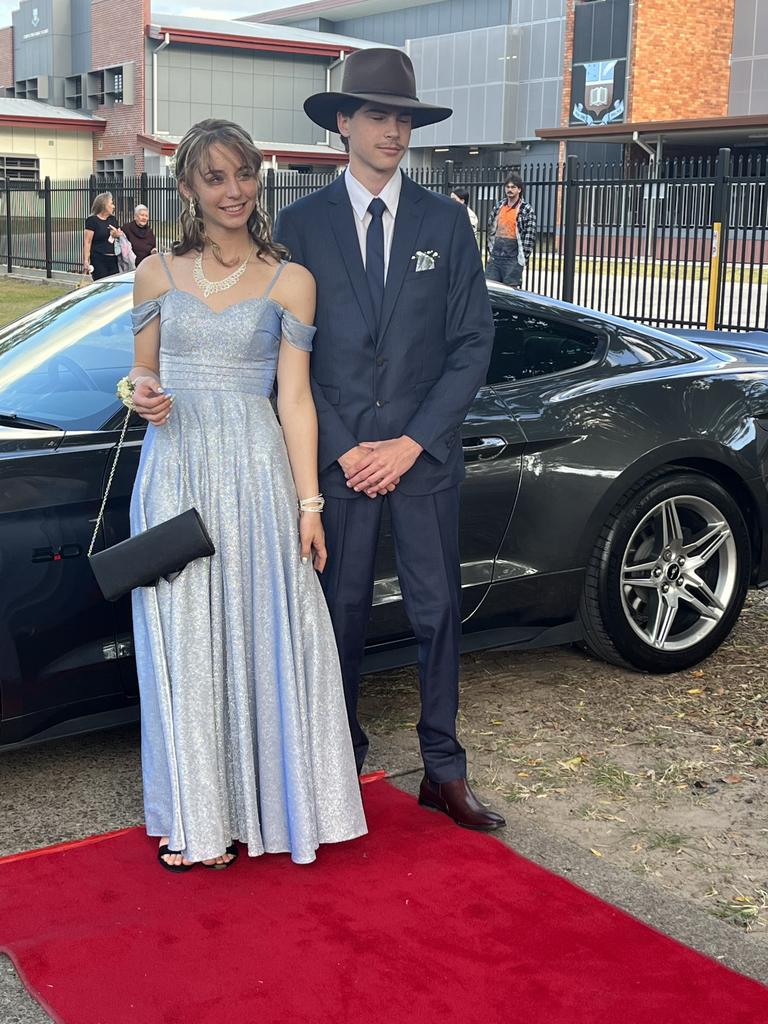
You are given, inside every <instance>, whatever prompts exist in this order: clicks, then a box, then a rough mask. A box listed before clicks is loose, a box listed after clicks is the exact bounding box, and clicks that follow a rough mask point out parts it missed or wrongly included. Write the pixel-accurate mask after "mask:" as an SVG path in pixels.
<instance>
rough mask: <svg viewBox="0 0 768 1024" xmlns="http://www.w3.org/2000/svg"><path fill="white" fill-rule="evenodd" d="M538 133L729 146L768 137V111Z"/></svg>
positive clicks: (575, 138)
mask: <svg viewBox="0 0 768 1024" xmlns="http://www.w3.org/2000/svg"><path fill="white" fill-rule="evenodd" d="M536 134H537V136H538V137H539V138H540V139H554V140H556V141H562V142H568V141H570V140H573V141H578V142H618V143H622V142H632V141H634V136H635V134H637V136H638V138H640V139H642V141H643V142H658V141H659V140H660V139H661V140H667V141H669V142H675V143H681V144H687V143H691V144H695V143H701V142H709V143H716V142H722V144H723V145H725V144H726V143H729V142H742V143H743V142H747V141H752V139H753V138H755V137H757V138H760V139H762V140H765V139H766V138H768V114H746V115H741V116H739V117H705V118H697V119H695V120H680V121H634V122H629V123H627V124H606V125H600V124H598V125H576V126H574V127H562V128H538V129H537V130H536Z"/></svg>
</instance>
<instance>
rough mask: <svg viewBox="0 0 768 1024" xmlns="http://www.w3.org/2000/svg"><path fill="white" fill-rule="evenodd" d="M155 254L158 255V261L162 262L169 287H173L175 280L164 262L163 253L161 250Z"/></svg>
mask: <svg viewBox="0 0 768 1024" xmlns="http://www.w3.org/2000/svg"><path fill="white" fill-rule="evenodd" d="M157 255H158V256H159V257H160V262H161V263H162V264H163V270H164V271H165V272H166V274H167V275H168V280H169V281H170V282H171V288H175V287H176V282H175V281H174V280H173V276H172V274H171V268H170V267H169V266H168V264H167V263H166V262H165V255H164V254H163V253H162V252H158V254H157Z"/></svg>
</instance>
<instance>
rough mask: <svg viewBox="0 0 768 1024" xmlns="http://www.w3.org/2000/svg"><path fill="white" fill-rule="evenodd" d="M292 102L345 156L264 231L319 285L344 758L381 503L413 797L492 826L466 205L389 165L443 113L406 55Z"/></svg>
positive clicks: (315, 370)
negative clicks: (466, 516)
mask: <svg viewBox="0 0 768 1024" xmlns="http://www.w3.org/2000/svg"><path fill="white" fill-rule="evenodd" d="M304 109H305V111H306V112H307V114H308V116H309V117H310V118H311V119H312V120H313V121H315V123H316V124H319V125H320V126H321V127H323V128H326V129H329V130H331V131H338V132H339V133H340V134H341V136H342V137H343V138H344V139H345V140H346V145H347V148H348V151H349V166H348V168H347V169H346V171H345V173H344V174H343V175H340V176H339V178H337V179H336V180H335V181H334V182H333V183H332V184H330V185H328V186H326V187H325V188H323V189H321V190H320V191H318V192H316V193H314V194H312V195H309V196H306V197H304V198H303V199H300V200H298V201H297V202H295V203H293V204H292V205H291V206H289V207H287V208H286V209H285V210H283V211H282V212H281V213H280V215H279V217H278V220H277V224H276V226H275V237H276V239H277V240H278V241H280V242H282V243H283V244H284V245H285V246H286V247H287V248H288V249H289V251H290V252H291V255H292V258H293V259H294V260H295V261H296V262H297V263H301V264H302V265H303V266H305V267H307V268H308V269H309V270H310V271H311V272H312V274H313V275H314V276H315V279H316V281H317V316H316V324H317V334H316V337H315V348H314V351H313V354H312V363H311V374H312V390H313V394H314V398H315V404H316V406H317V414H318V425H319V435H320V440H319V460H320V467H319V468H320V485H321V488H322V490H323V493H324V494H325V514H324V523H325V531H326V540H327V544H328V553H329V557H328V564H327V566H326V569H325V572H324V573H323V576H322V582H323V588H324V590H325V594H326V598H327V600H328V605H329V608H330V612H331V618H332V620H333V627H334V631H335V634H336V640H337V643H338V648H339V657H340V660H341V667H342V673H343V677H344V688H345V693H346V700H347V711H348V714H349V723H350V729H351V732H352V740H353V743H354V747H355V756H356V759H357V768H358V771H361V770H362V767H363V761H364V759H365V755H366V752H367V750H368V739H367V737H366V735H365V732H364V731H363V729H362V728H361V726H360V723H359V721H358V718H357V696H358V688H359V682H360V667H361V663H362V657H363V648H364V643H365V633H366V626H367V623H368V618H369V615H370V610H371V601H372V594H373V582H374V561H375V554H376V548H377V542H378V534H379V525H380V521H381V513H382V509H383V506H384V503H385V502H387V503H388V505H389V512H390V515H391V520H392V531H393V537H394V543H395V553H396V558H397V567H398V576H399V579H400V587H401V590H402V594H403V601H404V605H405V609H406V612H407V614H408V617H409V619H410V622H411V626H412V628H413V631H414V635H415V637H416V639H417V642H418V646H419V681H420V690H421V717H420V719H419V723H418V726H417V731H418V735H419V743H420V747H421V753H422V758H423V760H424V768H425V774H424V778H423V780H422V783H421V788H420V792H419V801H420V803H422V804H424V805H426V806H429V807H433V808H435V809H437V810H440V811H443V812H444V813H446V814H448V815H449V816H450V817H451V818H453V820H454V821H456V822H457V823H458V824H460V825H463V826H464V827H466V828H472V829H478V830H482V831H490V830H493V829H497V828H500V827H501V826H502V825H504V819H503V818H502V817H501V816H500V815H498V814H496V813H495V812H493V811H491V810H489V809H488V808H487V807H484V806H483V805H482V804H481V803H480V802H479V800H478V799H477V798H476V797H475V795H474V793H473V792H472V790H471V789H470V787H469V785H468V783H467V779H466V757H465V753H464V750H463V749H462V747H461V745H460V744H459V741H458V739H457V737H456V715H457V712H458V693H459V683H458V679H459V637H460V634H461V617H460V596H461V580H460V561H459V537H458V534H459V484H460V482H461V480H462V478H463V476H464V462H463V458H462V448H461V425H462V421H463V420H464V417H465V415H466V413H467V410H468V408H469V406H470V404H471V403H472V400H473V398H474V396H475V394H476V393H477V390H478V389H479V388H480V387H481V386H482V384H483V383H484V381H485V374H486V371H487V368H488V361H489V359H490V354H491V346H492V343H493V320H492V317H491V310H490V303H489V300H488V293H487V290H486V285H485V281H484V277H483V268H482V265H481V262H480V255H479V252H478V249H477V245H476V243H475V239H474V236H473V234H472V230H471V227H470V224H469V220H468V218H467V215H466V211H465V210H464V209H463V207H461V206H460V204H458V203H454V202H451V200H450V199H449V198H448V197H446V196H440V195H437V194H435V193H432V192H429V191H427V190H426V189H423V188H421V187H420V186H419V185H416V184H415V183H414V182H413V181H411V180H410V179H409V178H407V177H406V176H405V175H403V174H402V172H401V171H400V170H399V164H400V161H401V160H402V158H403V156H404V155H405V152H406V150H407V148H408V144H409V141H410V136H411V130H412V128H418V127H422V126H424V125H427V124H433V123H435V122H437V121H442V120H444V119H445V118H447V117H450V115H451V111H450V110H449V109H448V108H446V107H435V106H431V105H429V104H425V103H421V102H420V101H419V100H418V99H417V97H416V84H415V77H414V73H413V66H412V65H411V62H410V59H409V58H408V57H407V55H406V54H404V53H403V52H401V51H400V50H395V49H379V48H373V49H367V50H361V51H358V52H357V53H354V54H352V55H351V56H349V57H348V58H347V61H346V64H345V70H344V77H343V82H342V87H341V92H339V93H320V94H318V95H315V96H311V97H310V98H309V99H308V100H307V101H306V102H305V104H304Z"/></svg>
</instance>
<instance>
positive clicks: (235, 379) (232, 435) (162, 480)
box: [130, 120, 366, 871]
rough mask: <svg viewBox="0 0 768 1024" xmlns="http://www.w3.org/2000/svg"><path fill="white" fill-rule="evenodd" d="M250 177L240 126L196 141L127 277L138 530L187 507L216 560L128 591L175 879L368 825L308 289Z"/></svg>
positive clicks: (147, 793) (151, 815) (309, 851)
mask: <svg viewBox="0 0 768 1024" xmlns="http://www.w3.org/2000/svg"><path fill="white" fill-rule="evenodd" d="M260 164H261V154H260V153H259V152H258V150H256V149H255V147H254V145H253V143H252V141H251V140H250V138H249V137H248V135H247V134H246V133H245V132H244V131H243V130H242V129H241V128H239V127H238V126H237V125H234V124H231V123H230V122H224V121H213V120H210V121H203V122H201V123H200V124H198V125H195V126H194V127H193V128H191V129H190V131H189V132H188V133H187V134H186V136H185V137H184V139H183V140H182V142H181V143H180V145H179V147H178V150H177V157H176V175H177V179H178V182H179V191H180V193H181V196H182V202H183V212H182V217H181V225H182V240H181V242H180V243H177V244H176V245H175V246H174V249H173V255H172V256H169V257H167V258H166V257H163V256H162V255H161V254H158V255H155V256H150V257H148V258H147V259H146V260H144V261H143V262H142V264H141V266H140V267H139V269H138V270H137V272H136V280H135V293H134V299H135V307H134V313H133V316H134V333H135V336H136V342H135V362H136V365H135V366H134V368H133V369H132V371H131V374H130V376H131V378H132V380H133V381H134V385H135V389H134V394H133V400H134V403H135V407H136V409H137V410H138V411H139V412H140V413H141V414H142V415H143V416H144V417H145V418H146V419H147V420H149V422H150V426H149V427H148V430H147V435H146V440H145V442H144V445H143V448H142V454H141V462H140V465H139V471H138V475H137V478H136V483H135V486H134V491H133V496H132V500H131V530H132V532H134V533H138V532H141V531H143V530H146V529H147V528H149V527H151V526H153V525H155V524H157V523H160V522H162V521H164V520H167V519H170V518H172V517H173V516H175V515H177V514H178V513H180V512H182V511H184V510H186V509H187V508H190V507H191V506H194V507H195V508H197V510H198V511H199V512H200V514H201V516H202V519H203V522H204V523H205V525H206V527H207V529H208V532H209V534H210V535H211V539H212V541H213V543H214V545H215V548H216V554H215V555H214V556H213V557H212V558H204V559H198V560H197V561H194V562H192V563H190V564H189V565H188V566H187V567H186V569H184V571H183V572H182V573H181V575H180V576H178V577H177V578H176V579H175V580H173V582H170V583H168V582H165V581H161V582H160V583H159V585H158V586H157V587H156V588H142V589H140V590H136V591H134V598H133V602H134V603H133V612H134V635H135V643H136V660H137V666H138V673H139V683H140V690H141V718H142V769H143V778H144V800H145V810H146V827H147V833H148V834H149V835H150V836H156V837H158V838H159V852H158V857H159V859H160V863H161V864H162V865H163V866H164V867H166V868H168V869H170V870H174V871H186V870H189V869H190V868H191V867H192V866H193V865H194V864H197V863H199V862H202V863H203V864H205V865H206V866H208V867H215V868H223V867H228V866H229V865H230V864H231V863H233V862H234V859H235V858H236V856H237V853H238V847H237V842H238V841H239V842H241V843H242V844H244V846H245V847H246V848H247V852H248V854H249V855H250V856H258V855H259V854H262V853H278V852H287V853H290V855H291V857H292V858H293V860H294V861H296V862H298V863H308V862H311V861H313V860H314V859H315V855H316V850H317V848H318V846H319V845H320V844H321V843H336V842H341V841H343V840H347V839H352V838H354V837H356V836H360V835H362V834H363V833H364V832H365V831H366V827H365V819H364V816H363V811H362V805H361V800H360V791H359V786H358V780H357V774H356V770H355V761H354V757H353V753H352V745H351V741H350V737H349V728H348V725H347V716H346V711H345V705H344V695H343V689H342V682H341V675H340V672H339V664H338V657H337V653H336V645H335V642H334V636H333V631H332V627H331V623H330V619H329V616H328V612H327V610H326V606H325V602H324V598H323V595H322V592H321V589H320V586H319V583H318V580H317V577H316V575H315V569H317V570H318V571H322V569H323V566H324V564H325V541H324V537H323V529H322V525H321V516H320V513H319V512H318V511H316V509H317V508H318V507H320V506H321V505H322V502H321V501H319V500H314V501H313V500H311V499H316V498H318V497H319V496H318V481H317V422H316V416H315V408H314V404H313V401H312V395H311V391H310V385H309V352H310V350H311V348H312V336H313V334H314V328H313V327H311V326H309V325H310V324H311V323H312V321H313V319H314V312H315V292H314V288H315V285H314V279H313V278H312V276H311V275H310V274H309V273H308V272H307V271H306V270H304V269H303V268H302V267H299V266H296V265H292V264H290V263H286V262H285V261H284V260H283V258H282V257H283V253H282V251H281V250H280V248H279V247H277V246H276V245H274V244H273V243H272V242H271V239H270V234H269V230H268V226H267V222H266V219H265V217H264V215H263V213H262V212H261V210H260V208H259V177H258V175H259V167H260ZM275 380H277V385H278V387H277V410H278V415H279V422H278V419H277V418H276V417H275V413H274V411H273V406H272V403H271V402H270V396H271V395H272V393H273V387H274V384H275ZM301 499H304V501H303V504H304V505H305V506H306V507H307V508H308V509H310V510H308V511H301V512H299V500H301ZM307 499H310V500H307Z"/></svg>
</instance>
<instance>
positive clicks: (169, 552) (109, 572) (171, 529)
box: [88, 409, 216, 601]
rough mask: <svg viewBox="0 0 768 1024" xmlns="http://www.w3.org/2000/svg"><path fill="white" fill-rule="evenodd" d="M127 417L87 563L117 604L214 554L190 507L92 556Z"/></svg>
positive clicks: (169, 578)
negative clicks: (123, 597) (142, 588)
mask: <svg viewBox="0 0 768 1024" xmlns="http://www.w3.org/2000/svg"><path fill="white" fill-rule="evenodd" d="M130 416H131V411H130V409H129V410H128V413H127V415H126V417H125V421H124V423H123V430H122V433H121V435H120V441H119V442H118V446H117V453H116V454H115V460H114V462H113V463H112V471H111V473H110V475H109V480H108V482H107V486H106V489H105V491H104V499H103V501H102V503H101V509H100V511H99V515H98V517H97V519H96V526H95V528H94V531H93V537H92V538H91V546H90V548H89V549H88V560H89V561H90V563H91V568H92V569H93V574H94V576H95V577H96V582H97V583H98V585H99V588H100V590H101V592H102V594H103V595H104V597H105V598H106V599H107V600H108V601H117V600H118V598H120V597H122V596H123V595H124V594H127V593H128V592H129V591H131V590H133V589H134V588H135V587H154V586H155V585H156V584H157V583H158V582H159V581H160V580H161V579H166V580H171V579H173V578H174V577H175V576H178V574H179V573H180V572H181V571H182V569H184V567H185V566H187V565H189V563H190V562H192V561H194V560H195V559H196V558H205V557H210V556H211V555H213V554H215V552H216V549H215V547H214V546H213V542H212V541H211V538H210V537H209V536H208V531H207V530H206V528H205V524H204V523H203V520H202V519H201V517H200V513H199V512H198V511H197V509H196V508H190V509H187V511H186V512H182V513H181V514H180V515H178V516H174V517H173V519H168V520H166V522H164V523H159V524H158V525H157V526H152V527H150V529H149V530H145V531H144V532H143V533H139V534H137V535H136V536H135V537H129V538H128V539H127V540H123V541H121V542H120V543H119V544H114V545H113V546H112V547H111V548H105V549H104V550H103V551H99V552H98V553H97V554H95V555H94V554H93V546H94V544H95V542H96V534H97V533H98V531H99V527H100V526H101V520H102V518H103V516H104V509H105V508H106V504H107V498H108V497H109V491H110V488H111V487H112V480H113V478H114V475H115V468H116V467H117V460H118V459H119V458H120V452H121V450H122V447H123V441H124V440H125V432H126V430H127V428H128V420H129V419H130Z"/></svg>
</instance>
